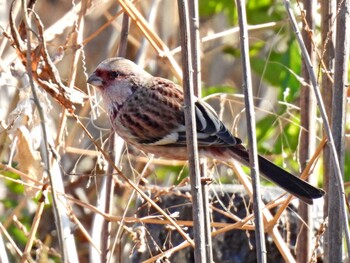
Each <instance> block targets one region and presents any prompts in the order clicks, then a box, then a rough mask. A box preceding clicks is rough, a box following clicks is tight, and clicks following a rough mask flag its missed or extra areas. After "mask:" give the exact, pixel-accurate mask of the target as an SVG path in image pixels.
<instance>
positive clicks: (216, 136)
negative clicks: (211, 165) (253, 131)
mask: <svg viewBox="0 0 350 263" xmlns="http://www.w3.org/2000/svg"><path fill="white" fill-rule="evenodd" d="M87 82H88V83H89V84H91V85H93V86H95V87H97V88H98V89H99V90H100V92H101V94H102V98H103V101H104V104H105V106H106V110H107V113H108V116H109V119H110V121H111V125H112V127H113V129H114V130H115V132H116V133H117V134H118V135H119V136H121V137H122V138H123V139H124V140H125V141H126V142H128V143H130V144H132V145H134V146H135V147H137V148H138V149H140V150H142V151H144V152H147V153H153V154H155V155H157V156H162V157H165V158H170V159H177V160H186V159H187V150H186V129H185V116H184V106H183V103H184V102H183V100H184V95H183V91H182V89H181V87H180V86H178V85H177V84H175V83H174V82H172V81H170V80H168V79H164V78H160V77H154V76H152V75H151V74H149V73H147V72H146V71H144V70H143V69H142V68H140V67H139V66H137V65H136V64H135V63H133V62H132V61H130V60H128V59H125V58H122V57H116V58H109V59H106V60H104V61H103V62H101V63H100V64H99V65H98V66H97V68H96V70H95V71H94V73H92V74H91V76H90V77H89V78H88V80H87ZM195 116H196V127H197V137H198V151H199V155H200V156H204V157H210V158H214V159H219V160H223V161H230V160H232V158H233V159H235V160H238V161H239V162H241V163H243V164H244V165H248V166H249V154H248V151H247V150H246V148H245V147H244V146H243V145H242V141H241V139H239V138H237V137H234V136H233V135H232V134H231V133H230V132H229V130H228V129H227V128H226V127H225V125H224V124H223V123H222V122H221V121H220V120H219V118H218V116H217V115H216V113H215V112H214V110H213V109H212V108H211V107H210V106H209V105H208V104H207V103H206V102H204V101H202V100H200V99H198V98H196V101H195ZM258 162H259V168H260V171H261V173H262V174H263V175H264V176H265V177H266V178H267V179H268V180H270V181H272V182H274V183H276V184H277V185H279V186H280V187H282V188H283V189H285V190H286V191H288V192H289V193H291V194H292V195H294V196H296V197H298V198H299V199H301V200H302V201H304V202H305V203H307V204H312V203H313V201H312V200H313V199H315V198H320V197H322V196H323V195H324V193H325V192H324V191H323V190H321V189H318V188H316V187H314V186H312V185H310V184H309V183H307V182H305V181H303V180H301V179H300V178H298V177H297V176H294V175H292V174H291V173H289V172H287V171H285V170H283V169H282V168H280V167H278V166H276V165H275V164H273V163H272V162H270V161H268V160H267V159H265V158H264V157H262V156H260V155H259V156H258Z"/></svg>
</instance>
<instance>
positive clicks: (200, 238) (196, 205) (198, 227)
mask: <svg viewBox="0 0 350 263" xmlns="http://www.w3.org/2000/svg"><path fill="white" fill-rule="evenodd" d="M178 8H179V17H180V35H181V47H182V53H181V55H182V65H183V76H184V78H183V88H184V112H185V123H186V141H187V155H188V162H189V165H188V166H189V174H190V181H191V194H192V201H193V207H192V214H193V221H194V222H195V224H194V228H193V231H194V241H195V247H194V258H195V261H196V262H198V263H201V262H203V263H204V262H207V261H206V251H205V232H204V210H203V193H202V188H201V180H200V170H199V155H198V147H197V130H196V118H195V108H194V102H195V96H194V87H193V85H194V83H193V69H192V58H191V55H190V54H191V37H192V36H191V32H190V25H189V24H190V22H189V19H190V18H189V9H188V1H187V0H178Z"/></svg>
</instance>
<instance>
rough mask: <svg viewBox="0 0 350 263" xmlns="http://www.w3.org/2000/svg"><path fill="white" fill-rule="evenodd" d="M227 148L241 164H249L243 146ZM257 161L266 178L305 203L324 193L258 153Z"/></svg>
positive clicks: (247, 155) (310, 202) (309, 202)
mask: <svg viewBox="0 0 350 263" xmlns="http://www.w3.org/2000/svg"><path fill="white" fill-rule="evenodd" d="M229 150H230V153H231V154H232V155H233V157H234V158H235V159H237V160H239V161H241V162H242V163H243V164H246V165H249V154H248V152H247V150H246V149H245V148H244V147H243V146H241V145H236V146H233V147H230V148H229ZM258 161H259V170H260V172H261V174H262V175H264V177H266V179H268V180H269V181H272V182H274V183H276V184H277V185H279V186H280V187H282V188H283V189H284V190H286V191H287V192H289V193H291V194H292V195H294V196H296V197H298V198H299V199H300V200H302V201H304V202H305V203H307V204H312V203H313V201H312V200H313V199H316V198H320V197H322V196H323V195H324V194H325V192H324V191H323V190H322V189H319V188H316V187H314V186H312V185H311V184H309V183H308V182H306V181H303V180H302V179H300V178H299V177H297V176H295V175H293V174H291V173H289V172H287V171H285V170H283V169H282V168H280V167H278V166H277V165H275V164H273V163H272V162H270V161H269V160H267V159H265V158H264V157H262V156H260V155H259V156H258Z"/></svg>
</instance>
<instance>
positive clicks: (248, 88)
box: [236, 0, 266, 262]
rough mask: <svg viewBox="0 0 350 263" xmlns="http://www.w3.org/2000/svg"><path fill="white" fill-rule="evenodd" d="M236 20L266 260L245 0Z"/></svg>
mask: <svg viewBox="0 0 350 263" xmlns="http://www.w3.org/2000/svg"><path fill="white" fill-rule="evenodd" d="M236 4H237V11H238V21H239V28H240V42H241V53H242V68H243V91H244V98H245V109H246V117H247V131H248V144H249V162H250V167H251V168H250V173H251V177H252V186H253V202H254V214H255V225H256V229H255V241H256V253H257V255H256V256H257V262H266V245H265V235H264V224H263V220H262V201H261V197H260V189H259V187H260V178H259V164H258V151H257V142H256V134H255V112H254V100H253V89H252V81H251V72H250V60H249V43H248V30H247V17H246V9H245V1H244V0H237V1H236Z"/></svg>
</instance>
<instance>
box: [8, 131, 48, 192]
mask: <svg viewBox="0 0 350 263" xmlns="http://www.w3.org/2000/svg"><path fill="white" fill-rule="evenodd" d="M17 139H18V141H17V152H16V155H15V157H14V159H15V160H16V161H17V162H18V169H19V170H20V171H21V172H23V173H25V174H26V175H27V176H28V177H29V178H31V179H29V178H24V177H23V178H21V179H22V181H23V182H25V183H26V184H28V185H32V186H38V187H40V185H41V184H39V183H38V182H41V181H42V180H43V175H44V166H43V163H42V162H41V156H40V153H39V152H38V151H36V150H35V149H34V148H33V140H32V137H31V136H30V133H29V130H28V129H27V128H26V127H25V126H22V127H20V128H19V129H17ZM28 185H25V193H26V195H27V196H28V197H30V198H32V197H34V196H36V194H37V193H38V191H39V190H38V189H37V188H35V187H31V186H28ZM39 189H40V188H39Z"/></svg>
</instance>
